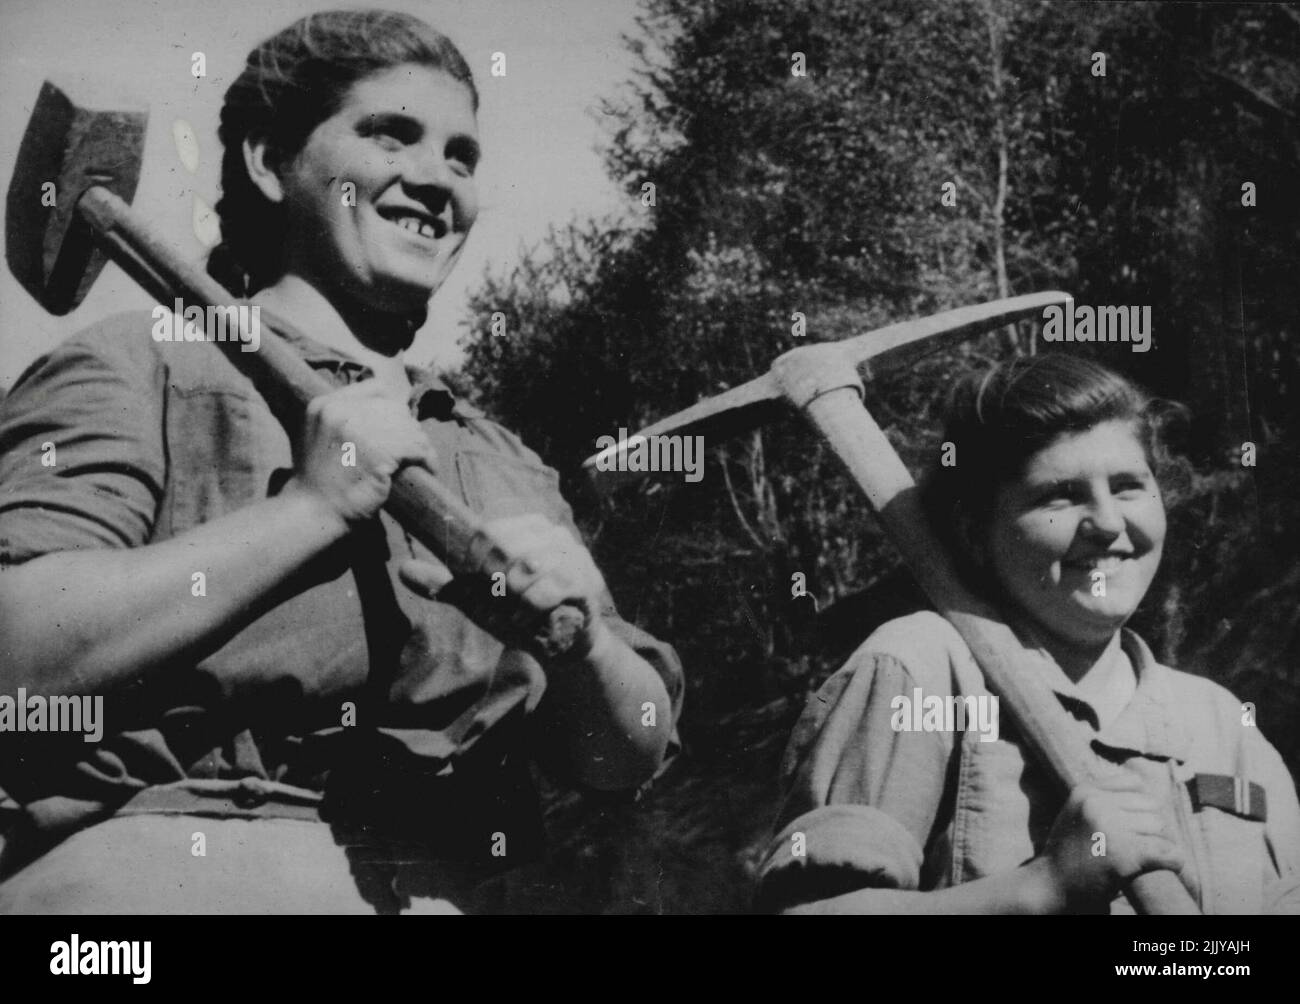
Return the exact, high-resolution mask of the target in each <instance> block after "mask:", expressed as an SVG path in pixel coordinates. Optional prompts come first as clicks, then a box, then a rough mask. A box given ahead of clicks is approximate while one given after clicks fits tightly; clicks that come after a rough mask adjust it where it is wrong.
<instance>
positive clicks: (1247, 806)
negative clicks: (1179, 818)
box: [1187, 774, 1268, 823]
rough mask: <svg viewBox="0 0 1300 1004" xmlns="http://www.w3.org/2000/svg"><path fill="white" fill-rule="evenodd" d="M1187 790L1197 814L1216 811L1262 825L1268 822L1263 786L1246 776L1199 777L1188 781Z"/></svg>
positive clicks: (1201, 775)
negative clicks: (1203, 810)
mask: <svg viewBox="0 0 1300 1004" xmlns="http://www.w3.org/2000/svg"><path fill="white" fill-rule="evenodd" d="M1187 789H1188V791H1190V792H1191V794H1192V805H1193V806H1194V807H1195V809H1196V811H1197V812H1200V811H1201V810H1202V809H1205V808H1212V809H1222V810H1223V811H1224V812H1231V813H1232V814H1233V815H1235V816H1242V817H1243V818H1245V819H1253V820H1256V821H1257V822H1261V823H1262V822H1264V821H1265V820H1267V819H1268V800H1267V799H1266V798H1265V792H1264V789H1263V787H1262V786H1260V785H1258V784H1255V783H1254V782H1253V781H1248V780H1247V779H1246V778H1244V777H1234V776H1232V775H1231V774H1197V775H1196V776H1195V777H1193V778H1192V779H1191V780H1190V781H1188V782H1187Z"/></svg>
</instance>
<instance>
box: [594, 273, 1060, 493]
mask: <svg viewBox="0 0 1300 1004" xmlns="http://www.w3.org/2000/svg"><path fill="white" fill-rule="evenodd" d="M1071 299H1072V297H1071V296H1070V294H1069V293H1061V292H1049V293H1030V294H1028V295H1026V296H1013V297H1010V298H1009V299H1006V300H995V301H993V302H992V303H982V304H978V305H976V306H973V307H960V308H958V309H957V310H948V311H945V312H944V313H942V314H934V315H932V316H930V317H921V318H917V319H915V320H911V321H901V322H900V323H898V324H890V325H888V326H887V327H883V328H877V329H876V330H875V331H868V332H867V333H865V334H862V335H855V336H854V337H852V338H845V339H843V340H842V341H838V342H820V343H817V344H814V345H808V346H804V347H801V348H797V349H792V350H791V351H789V352H787V353H785V354H784V355H782V356H779V357H778V358H777V359H776V360H775V362H773V364H772V368H771V369H770V370H768V371H767V372H766V373H764V374H763V375H762V376H760V377H757V378H755V379H753V380H750V381H749V382H748V383H744V384H741V385H740V386H739V387H733V388H731V390H727V391H723V392H722V393H721V394H717V395H715V396H714V397H710V398H706V399H705V400H703V401H701V402H700V403H699V404H696V405H692V406H691V407H689V408H687V409H685V410H684V411H679V412H678V413H677V414H675V415H670V416H669V417H668V418H665V419H662V420H661V421H658V422H656V423H655V424H654V425H651V426H649V427H648V428H645V429H642V430H641V431H640V432H639V433H637V434H636V435H635V436H633V437H631V438H630V439H628V440H626V441H625V442H621V443H617V444H615V445H613V446H611V447H609V448H607V449H604V450H601V451H600V452H599V453H597V454H594V455H593V456H590V457H588V458H587V459H586V460H585V461H583V465H582V466H583V468H584V469H585V470H586V472H587V474H588V476H589V477H590V478H591V479H592V482H593V483H594V484H595V486H596V488H597V489H599V490H600V491H602V492H608V491H611V490H613V489H614V488H617V487H620V486H622V485H624V484H627V483H628V482H629V481H633V480H638V479H639V478H641V477H642V476H643V475H642V474H639V473H635V472H633V473H629V472H628V466H629V465H628V464H627V463H626V459H627V458H626V454H627V453H628V452H629V451H631V450H635V449H637V448H638V445H639V444H640V443H641V442H642V441H643V439H649V438H650V437H652V436H674V435H702V436H704V437H705V441H706V443H707V442H709V440H711V439H715V438H727V437H730V436H732V435H736V434H738V433H740V432H744V431H747V430H749V429H753V428H756V427H758V426H760V425H764V424H766V423H767V422H768V421H770V420H771V419H772V418H773V417H774V416H775V414H776V413H778V412H780V411H782V410H788V409H783V408H782V405H783V404H784V405H793V406H794V408H797V409H803V408H805V407H807V406H808V404H809V403H811V402H812V401H813V400H815V399H816V398H817V397H818V396H819V395H821V394H825V393H826V392H828V391H832V390H837V389H839V388H841V387H848V386H856V387H858V388H859V390H861V380H860V379H859V376H858V374H859V372H860V371H863V370H865V371H867V372H868V373H872V372H879V371H882V370H885V369H893V368H896V367H898V366H901V365H906V364H908V363H911V362H914V361H915V360H917V359H919V358H921V357H922V356H925V355H929V354H930V353H931V352H936V351H938V350H939V349H941V348H943V347H945V346H947V345H952V344H954V343H956V342H959V341H964V340H965V339H968V338H973V337H975V336H976V335H982V334H984V333H985V332H987V331H993V330H995V329H996V328H1000V327H1003V326H1004V325H1007V324H1010V323H1012V322H1013V321H1019V320H1023V319H1025V318H1030V317H1042V316H1043V310H1044V309H1045V308H1047V307H1053V306H1058V307H1063V306H1064V305H1065V303H1066V302H1067V301H1069V300H1071ZM653 441H654V440H651V442H653Z"/></svg>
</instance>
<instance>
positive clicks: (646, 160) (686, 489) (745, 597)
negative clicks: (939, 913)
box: [459, 0, 1300, 912]
mask: <svg viewBox="0 0 1300 1004" xmlns="http://www.w3.org/2000/svg"><path fill="white" fill-rule="evenodd" d="M640 27H641V32H640V33H639V34H638V35H637V37H635V38H631V39H629V40H628V44H629V45H631V46H633V48H634V51H635V52H636V53H637V55H638V58H639V62H640V64H641V70H640V72H639V74H638V76H637V79H636V80H635V82H634V83H632V84H631V85H629V87H628V89H627V90H626V91H625V92H624V93H622V94H618V95H611V96H610V99H609V102H608V104H607V107H606V108H605V109H603V111H604V112H606V113H607V115H608V121H610V122H611V123H613V126H612V128H611V130H610V136H609V142H608V148H607V150H606V163H607V166H608V170H609V171H610V173H611V175H612V176H613V177H614V178H616V179H617V180H618V181H619V182H620V183H621V184H622V185H623V186H624V188H625V189H626V191H627V196H628V200H629V202H628V204H629V207H631V210H630V212H629V213H628V214H626V215H625V216H624V217H621V218H619V219H616V220H602V221H591V222H581V223H575V224H573V225H571V226H568V227H567V228H564V229H562V230H558V231H556V232H554V233H553V234H552V236H551V238H550V240H549V241H548V242H547V244H546V245H545V246H544V247H542V248H539V249H538V250H537V252H536V253H535V254H534V255H532V256H531V257H530V258H529V259H527V260H525V261H524V263H523V264H522V265H520V266H519V267H518V268H517V269H515V270H514V271H513V272H511V273H510V274H506V275H490V276H488V277H487V279H486V281H485V283H484V285H483V287H482V291H481V292H480V293H479V295H478V296H477V297H476V299H475V300H474V301H473V303H472V312H473V325H474V327H473V333H472V337H471V338H470V341H469V344H468V355H467V361H466V363H465V365H464V367H463V370H462V371H461V373H460V374H459V377H460V378H461V380H462V382H463V385H464V386H465V387H467V388H472V390H473V392H474V393H475V394H476V395H477V396H478V399H479V403H480V404H482V405H483V406H484V407H485V408H487V409H488V410H489V411H490V412H491V413H492V414H494V415H495V416H496V417H497V418H498V419H500V420H501V421H502V422H503V423H505V424H506V425H507V426H508V427H510V428H512V429H515V430H517V431H519V432H520V433H521V434H522V435H523V436H524V437H525V439H526V440H527V441H528V442H529V443H530V445H532V446H533V447H534V448H535V449H537V450H538V451H539V452H540V453H541V454H542V455H543V457H544V458H545V459H546V460H547V461H548V462H550V463H551V464H553V465H555V466H556V467H557V468H558V469H559V470H560V471H561V472H562V474H563V476H564V477H565V479H566V494H567V495H568V497H569V498H570V499H571V500H572V501H573V502H574V504H575V507H576V508H577V510H578V514H579V518H580V521H581V522H582V523H583V525H584V527H585V529H586V530H588V532H589V533H590V535H591V539H592V540H593V542H594V549H595V551H596V554H597V558H598V560H599V561H600V563H601V567H602V568H603V569H604V570H605V573H606V575H607V577H608V579H609V581H610V584H611V587H612V588H613V590H614V593H615V596H616V597H617V598H618V599H619V601H620V606H621V609H622V611H623V613H624V616H626V617H627V618H628V619H631V620H635V621H637V622H638V623H640V624H641V625H642V626H644V627H646V628H648V629H649V630H651V631H653V632H654V633H656V634H658V635H659V636H661V637H664V638H667V639H669V640H671V641H673V642H674V643H675V644H676V645H677V647H678V649H679V651H680V652H681V654H682V656H683V659H684V660H685V662H686V666H687V670H688V673H689V679H690V689H689V693H688V697H687V702H686V719H685V723H684V728H683V732H684V736H685V739H686V743H687V752H686V755H685V756H683V757H682V758H681V759H680V760H679V762H678V763H677V764H676V766H675V767H674V768H673V770H672V772H670V773H669V774H668V775H667V776H666V777H665V778H664V779H662V781H661V782H660V783H659V785H658V786H657V788H656V790H655V792H654V793H653V794H652V795H651V796H650V797H649V798H648V799H646V800H644V801H643V802H642V803H640V804H639V805H637V806H631V807H629V806H617V807H610V806H600V805H593V804H590V803H586V802H582V801H580V800H579V799H578V798H577V797H576V796H569V795H564V794H561V793H558V792H551V793H550V794H549V796H548V806H549V808H548V812H549V818H550V826H551V831H552V839H553V843H554V846H555V853H554V861H553V863H552V867H551V870H550V872H549V878H548V879H547V880H546V881H544V882H543V883H542V884H540V885H539V886H538V887H537V891H538V909H550V910H556V909H560V910H562V909H570V908H571V909H583V910H591V909H595V910H608V911H629V910H630V911H646V912H661V911H662V912H679V911H691V912H696V911H722V910H740V909H744V908H745V907H746V904H747V898H748V888H747V881H748V873H749V869H750V867H751V866H752V863H753V862H754V860H755V856H756V854H757V853H758V851H759V849H760V848H761V846H762V843H763V841H764V839H765V838H766V837H767V835H768V828H769V826H770V824H771V822H772V817H773V815H774V813H775V811H776V809H777V805H778V799H779V791H778V788H777V779H776V775H777V765H778V761H779V757H780V753H781V750H782V747H783V745H784V742H785V739H786V736H787V734H788V731H789V728H790V726H791V724H792V723H793V720H794V717H795V716H797V714H798V712H799V710H800V709H801V707H802V704H803V701H804V700H805V698H806V696H807V694H808V693H809V691H810V690H811V689H813V688H815V687H816V686H817V685H819V684H820V682H821V681H822V680H824V679H825V677H826V676H827V675H828V674H829V673H830V672H832V671H833V670H834V669H835V668H836V666H837V665H838V664H839V662H840V661H841V660H842V659H843V658H844V656H845V655H846V654H847V653H848V652H849V651H851V650H852V649H853V648H854V647H855V646H856V645H857V644H858V643H859V642H861V641H862V640H863V639H864V638H865V637H866V635H867V634H868V633H869V632H870V631H871V630H872V628H874V627H875V626H876V625H877V624H878V623H880V622H882V621H883V620H885V619H887V618H889V617H891V616H894V615H896V614H897V613H899V612H902V611H904V610H906V609H908V608H909V604H914V603H915V602H916V601H915V598H914V596H913V591H912V589H910V588H909V585H908V582H907V581H906V579H905V577H903V576H901V575H900V574H899V573H898V568H897V565H898V561H897V557H896V555H895V554H894V552H893V551H892V549H891V548H890V547H889V545H888V544H887V542H885V541H884V540H883V539H882V537H881V534H880V532H879V530H878V529H877V527H876V525H875V523H874V520H873V518H872V516H871V514H870V511H869V509H868V507H867V506H866V504H865V501H864V499H863V498H862V497H861V496H860V495H859V493H858V491H857V489H856V488H854V487H853V486H852V485H851V484H850V482H849V481H848V479H847V478H846V477H845V476H844V475H843V474H842V473H841V472H840V471H839V469H838V468H837V466H836V461H835V459H834V457H833V456H831V455H830V454H829V452H828V450H827V449H826V448H825V447H823V446H822V445H821V443H819V442H818V440H817V438H816V436H815V435H814V434H813V433H811V432H810V431H809V430H808V429H806V428H804V427H803V426H802V425H801V424H800V422H798V421H797V420H795V419H793V418H792V419H791V420H788V421H785V422H783V423H775V424H771V425H769V426H766V427H765V428H763V429H762V430H761V431H759V432H755V433H753V434H752V435H748V436H746V437H743V438H739V439H735V440H732V441H729V442H725V443H724V442H718V443H709V444H708V445H709V446H710V450H709V461H708V463H709V466H708V467H707V468H706V476H705V478H704V480H703V481H702V482H701V483H699V484H685V483H683V481H682V480H681V479H680V478H678V479H677V480H676V481H663V482H658V483H647V484H644V485H642V486H640V487H637V488H632V489H628V490H626V491H624V492H623V493H621V494H619V495H617V496H615V497H614V498H613V499H610V500H606V501H599V500H597V499H595V498H594V496H592V495H591V494H590V491H589V489H588V488H587V487H586V486H585V485H584V483H583V480H582V478H581V476H580V474H579V470H578V468H579V464H580V462H581V461H582V459H583V458H584V457H586V456H587V455H589V454H590V453H591V452H593V450H594V447H595V439H596V437H597V436H600V435H606V434H609V435H617V431H618V429H619V428H620V427H626V428H627V429H628V430H629V431H631V430H634V429H637V428H640V427H642V426H644V425H646V424H649V423H650V422H651V421H654V420H656V419H658V418H662V417H664V416H666V415H668V414H669V413H671V412H674V411H677V410H678V409H681V408H684V407H686V406H688V405H690V404H693V403H694V402H695V401H696V400H698V399H699V398H701V397H703V396H707V395H710V394H714V393H716V392H718V391H720V390H722V389H724V388H727V387H731V386H734V385H735V384H738V383H741V382H744V381H746V380H748V379H750V378H752V377H754V376H756V375H758V374H759V373H761V372H763V371H764V370H765V369H766V368H767V367H768V365H769V363H770V362H771V360H772V359H773V358H775V357H776V356H777V355H778V354H780V353H781V352H783V351H786V350H788V349H790V348H793V347H795V346H796V345H798V344H801V343H804V342H810V341H819V340H833V339H838V338H843V337H847V336H849V335H852V334H857V333H861V332H863V331H866V330H869V329H870V328H872V327H876V326H879V325H881V324H884V323H889V322H891V321H895V320H901V319H905V318H908V317H914V316H919V315H923V314H928V313H932V312H936V311H939V310H943V309H947V308H951V307H955V306H961V305H965V304H971V303H978V302H982V301H985V300H991V299H994V298H997V297H1001V296H1009V295H1015V294H1018V293H1026V292H1033V291H1037V290H1046V289H1063V290H1066V291H1068V292H1070V293H1071V294H1073V295H1074V296H1075V298H1076V301H1077V302H1078V303H1080V304H1103V303H1104V304H1144V305H1150V306H1151V307H1152V314H1153V318H1154V324H1153V327H1154V347H1153V348H1152V350H1151V351H1150V352H1148V353H1145V354H1139V353H1134V352H1132V351H1131V350H1130V348H1129V346H1128V345H1125V344H1111V345H1099V346H1071V347H1070V349H1071V350H1073V351H1088V350H1091V351H1093V352H1095V353H1096V354H1097V355H1098V356H1099V357H1100V358H1101V359H1103V361H1105V362H1107V363H1108V364H1110V365H1112V366H1115V367H1117V368H1119V369H1121V370H1122V371H1124V372H1126V373H1128V374H1130V375H1131V376H1133V377H1134V378H1136V379H1137V380H1138V381H1140V382H1141V383H1142V384H1144V385H1145V386H1147V387H1148V388H1149V389H1151V390H1152V391H1153V392H1155V393H1157V394H1159V395H1161V396H1165V397H1169V398H1172V399H1175V400H1178V401H1181V402H1184V403H1185V404H1186V405H1188V406H1189V407H1190V409H1191V412H1192V415H1193V416H1194V419H1193V421H1192V422H1191V424H1190V426H1189V427H1188V428H1187V429H1186V430H1185V435H1184V436H1183V437H1182V441H1181V442H1180V443H1179V444H1178V445H1179V448H1180V451H1181V455H1182V460H1181V474H1180V476H1179V477H1178V478H1177V479H1176V483H1172V484H1171V486H1170V498H1169V505H1170V514H1171V530H1170V535H1169V542H1168V545H1167V548H1166V559H1165V563H1164V569H1163V571H1162V574H1161V577H1160V579H1159V580H1158V583H1157V585H1156V587H1155V588H1154V589H1153V591H1152V593H1151V595H1150V596H1149V598H1148V600H1147V602H1146V604H1145V605H1144V608H1143V610H1142V611H1141V613H1140V615H1139V617H1138V618H1137V622H1136V623H1135V627H1137V629H1138V630H1139V632H1140V633H1142V634H1143V635H1144V636H1145V637H1146V638H1147V639H1148V640H1149V641H1150V642H1151V644H1152V645H1153V647H1154V648H1155V649H1156V651H1157V653H1158V655H1159V656H1160V657H1161V658H1162V659H1163V660H1164V661H1166V662H1167V663H1170V664H1172V665H1174V666H1177V667H1178V668H1181V669H1184V670H1188V671H1190V672H1193V673H1199V674H1204V675H1206V676H1209V677H1212V678H1214V679H1215V680H1218V681H1219V682H1221V683H1223V684H1224V685H1226V686H1227V687H1229V688H1230V689H1231V690H1233V691H1234V692H1235V693H1236V694H1237V695H1238V696H1239V697H1240V698H1241V699H1242V700H1249V701H1254V702H1255V704H1256V706H1257V708H1258V721H1259V724H1260V726H1261V727H1262V729H1263V730H1264V733H1265V735H1266V736H1268V737H1269V738H1270V739H1271V741H1272V742H1273V743H1274V744H1275V745H1276V746H1277V747H1278V748H1279V749H1280V750H1281V752H1282V754H1283V756H1284V757H1285V758H1286V760H1287V762H1288V764H1289V765H1290V767H1291V770H1292V772H1293V774H1294V773H1298V772H1300V679H1298V678H1297V674H1296V669H1295V667H1296V663H1297V655H1298V654H1300V652H1298V647H1300V630H1298V626H1300V561H1298V560H1297V547H1296V541H1297V522H1298V520H1300V484H1298V476H1297V462H1298V461H1300V449H1298V448H1297V446H1298V443H1300V408H1297V404H1296V402H1297V392H1298V390H1300V388H1297V362H1298V356H1300V354H1298V353H1297V348H1296V339H1297V334H1298V332H1297V320H1298V319H1300V311H1298V310H1297V297H1300V283H1298V282H1297V279H1300V226H1298V224H1300V212H1298V211H1297V210H1298V201H1300V196H1298V186H1297V180H1296V179H1297V174H1296V164H1297V156H1298V154H1300V142H1298V140H1297V114H1298V113H1300V58H1297V57H1298V56H1300V12H1297V9H1296V8H1295V7H1294V6H1290V5H1268V6H1263V5H1259V6H1257V5H1252V4H1237V5H1221V4H1220V5H1198V4H1181V3H1180V4H1174V3H1162V4H1149V3H1112V4H1097V3H1046V2H1036V0H959V2H950V0H942V2H941V0H870V2H864V0H743V2H741V0H714V2H699V0H644V3H643V16H642V18H641V20H640ZM795 52H801V53H803V54H804V57H805V62H806V69H807V75H806V76H802V77H801V76H795V75H792V73H791V67H792V54H793V53H795ZM1096 52H1101V53H1104V54H1105V75H1104V76H1098V75H1095V74H1094V72H1093V68H1094V66H1095V65H1096V62H1095V60H1094V59H1093V53H1096ZM948 181H952V182H954V183H955V185H956V196H957V197H956V206H955V207H948V206H943V205H941V203H940V195H941V186H942V185H943V184H944V183H945V182H948ZM1247 181H1249V182H1252V183H1253V184H1254V185H1255V189H1256V205H1255V206H1253V207H1247V206H1243V202H1242V185H1243V183H1244V182H1247ZM646 183H651V184H653V185H654V192H655V205H654V206H652V207H644V206H642V204H641V197H642V193H643V185H644V184H646ZM497 311H500V312H501V313H503V314H504V315H505V317H506V323H507V334H506V336H504V337H494V336H493V334H492V325H491V319H492V315H493V313H494V312H497ZM796 311H798V312H802V313H804V314H806V316H807V337H806V339H804V340H803V342H801V341H799V340H796V339H795V338H794V337H793V336H792V332H791V325H792V318H791V315H792V313H794V312H796ZM1036 349H1037V346H1036V345H1035V344H1034V339H1033V335H1032V332H1031V331H1030V330H1029V327H1028V326H1025V327H1024V328H1023V329H1022V330H1020V331H1006V332H999V333H996V334H992V335H989V336H986V337H985V338H983V339H981V340H979V341H977V342H973V343H971V344H968V345H965V346H962V347H961V348H959V349H955V350H952V351H948V352H944V353H942V354H939V355H936V356H932V357H930V358H928V359H926V360H924V361H923V362H922V363H920V364H918V365H917V366H915V367H914V368H913V369H911V370H910V371H908V372H906V373H894V374H891V375H890V377H889V379H888V381H887V382H882V383H880V384H869V386H868V397H869V399H868V405H869V406H870V408H871V409H872V412H873V414H874V415H875V416H876V418H877V420H878V421H879V423H880V424H881V426H882V427H883V428H885V429H886V430H887V432H888V434H889V435H890V438H891V440H892V441H893V442H894V443H895V445H896V446H897V448H898V450H899V451H900V453H901V455H902V456H903V458H904V460H905V461H907V462H908V463H909V465H910V466H911V467H912V468H913V470H914V472H919V471H920V469H921V468H922V467H923V466H924V465H925V464H926V463H928V462H929V460H930V458H932V457H933V456H934V455H935V451H936V450H937V444H938V439H939V431H940V429H939V426H940V423H941V418H940V415H941V414H942V409H943V405H944V402H945V398H946V393H947V390H948V387H949V385H950V384H951V382H952V379H953V377H954V376H955V375H956V374H960V373H962V372H965V371H967V370H969V369H970V368H972V367H975V366H979V365H983V364H986V363H987V362H989V361H992V360H996V359H1003V358H1007V357H1009V356H1010V355H1013V354H1017V353H1029V352H1033V351H1036ZM1247 441H1250V442H1253V443H1255V444H1257V448H1258V465H1257V466H1256V467H1254V468H1243V467H1242V465H1241V463H1240V451H1241V446H1242V444H1243V443H1244V442H1247ZM794 572H803V573H804V574H805V575H806V577H807V582H808V591H809V593H810V596H809V597H806V598H803V599H798V598H794V597H792V596H791V588H790V586H791V575H792V574H793V573H794Z"/></svg>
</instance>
